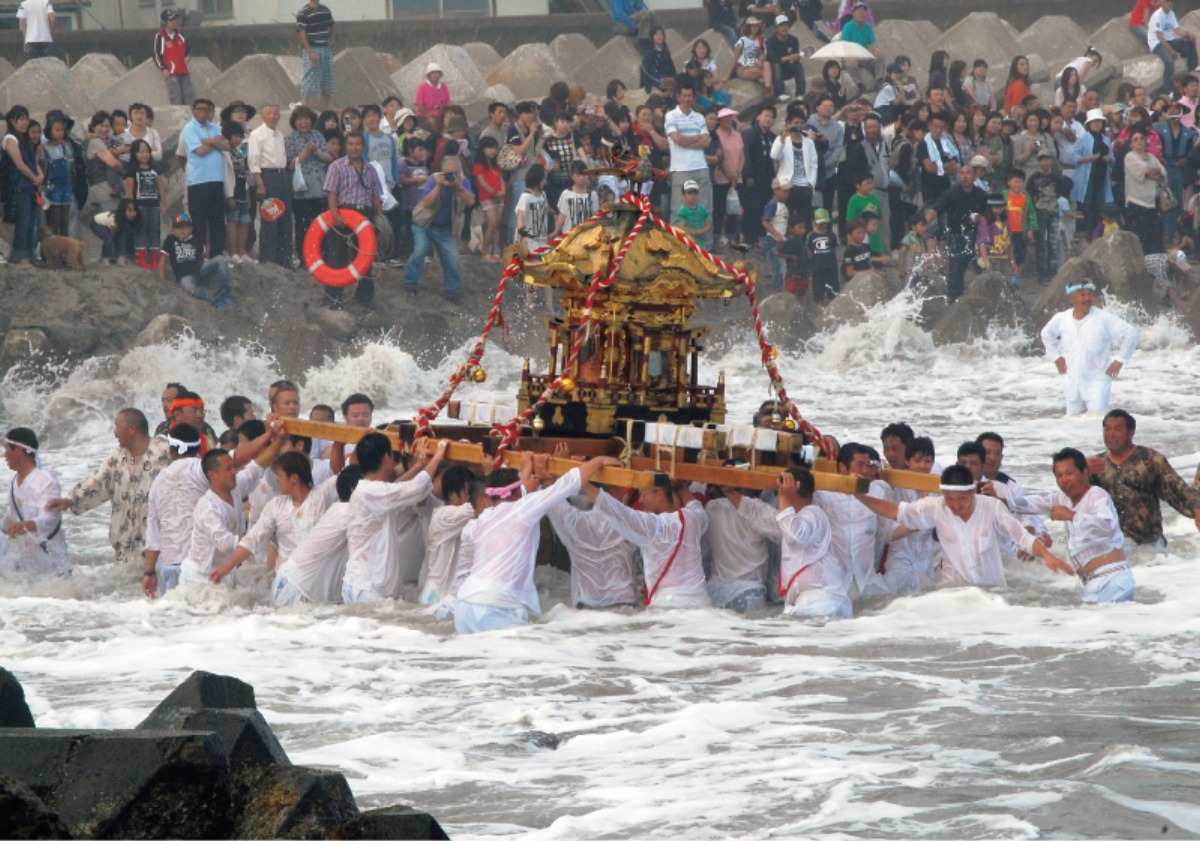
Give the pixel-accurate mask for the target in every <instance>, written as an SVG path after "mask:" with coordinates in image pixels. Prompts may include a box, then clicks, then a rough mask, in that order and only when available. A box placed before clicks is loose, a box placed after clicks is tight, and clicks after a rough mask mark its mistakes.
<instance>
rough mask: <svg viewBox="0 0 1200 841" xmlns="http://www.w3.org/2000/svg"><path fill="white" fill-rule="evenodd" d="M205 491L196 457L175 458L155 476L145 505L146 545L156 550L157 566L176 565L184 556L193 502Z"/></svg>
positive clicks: (193, 507) (202, 476) (194, 510)
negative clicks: (148, 499)
mask: <svg viewBox="0 0 1200 841" xmlns="http://www.w3.org/2000/svg"><path fill="white" fill-rule="evenodd" d="M207 492H208V479H207V478H206V477H205V475H204V471H203V470H202V469H201V468H200V459H198V458H181V459H176V460H175V461H173V462H171V464H170V466H168V467H167V468H165V469H164V470H163V472H162V473H159V474H158V477H157V478H155V480H154V484H153V485H151V486H150V501H149V503H148V504H147V507H146V548H147V549H150V550H153V551H156V552H158V565H159V566H160V567H163V566H174V567H177V566H179V565H180V564H181V563H183V559H184V558H186V557H187V552H188V547H189V546H191V544H192V517H193V516H194V515H195V513H196V503H197V502H199V501H200V497H202V496H204V494H206V493H207Z"/></svg>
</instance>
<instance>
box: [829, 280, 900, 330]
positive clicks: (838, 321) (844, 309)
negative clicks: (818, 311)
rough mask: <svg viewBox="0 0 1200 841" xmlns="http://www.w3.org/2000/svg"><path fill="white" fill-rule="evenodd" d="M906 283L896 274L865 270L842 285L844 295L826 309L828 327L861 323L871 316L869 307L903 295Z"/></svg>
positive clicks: (835, 299)
mask: <svg viewBox="0 0 1200 841" xmlns="http://www.w3.org/2000/svg"><path fill="white" fill-rule="evenodd" d="M902 288H903V284H902V283H901V282H900V280H899V279H898V278H896V277H894V276H892V275H885V274H883V273H882V272H862V273H861V274H858V275H855V277H854V279H853V280H851V281H850V282H849V283H847V284H846V285H845V286H844V287H842V291H841V294H839V295H838V296H837V297H836V298H834V299H833V300H832V301H831V302H830V303H829V306H828V307H826V308H825V315H824V318H823V319H822V320H823V323H824V324H825V328H826V329H827V330H828V329H834V328H837V327H839V326H841V325H842V324H861V323H862V322H863V321H866V319H867V310H869V309H871V307H875V306H878V305H879V304H882V303H883V302H885V301H890V300H891V299H892V298H894V297H896V296H897V295H898V294H900V290H901V289H902Z"/></svg>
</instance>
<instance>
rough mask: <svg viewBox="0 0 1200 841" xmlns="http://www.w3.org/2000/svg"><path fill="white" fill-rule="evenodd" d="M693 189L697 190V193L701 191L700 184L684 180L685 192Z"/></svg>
mask: <svg viewBox="0 0 1200 841" xmlns="http://www.w3.org/2000/svg"><path fill="white" fill-rule="evenodd" d="M692 190H695V191H696V192H697V193H698V192H700V185H699V184H697V183H696V182H695V181H684V182H683V191H684V192H685V193H690V192H691V191H692Z"/></svg>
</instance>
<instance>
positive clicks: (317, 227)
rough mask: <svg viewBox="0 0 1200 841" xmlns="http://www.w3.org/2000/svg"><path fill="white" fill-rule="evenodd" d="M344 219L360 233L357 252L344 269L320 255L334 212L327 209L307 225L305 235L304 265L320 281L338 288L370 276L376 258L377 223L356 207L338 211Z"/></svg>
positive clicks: (353, 229)
mask: <svg viewBox="0 0 1200 841" xmlns="http://www.w3.org/2000/svg"><path fill="white" fill-rule="evenodd" d="M339 214H340V215H341V217H342V219H343V220H345V222H346V224H347V225H349V226H350V229H351V230H352V231H354V233H355V235H356V236H357V237H358V256H357V257H355V258H354V262H353V263H351V264H350V265H349V266H346V267H345V268H343V269H335V268H333V266H330V265H327V264H326V263H325V260H324V259H322V257H321V243H322V242H323V241H324V240H325V235H326V234H328V233H329V232H330V231H331V230H333V212H332V211H329V210H326V211H325V212H324V213H322V214H321V215H320V216H318V217H317V218H316V219H314V220H313V223H312V224H311V225H309V226H308V233H307V234H305V235H304V265H305V266H307V267H308V270H309V272H310V273H311V274H312V276H313V277H314V278H315V279H316V280H317V281H318V282H319V283H323V284H325V285H326V286H332V287H334V288H339V287H342V286H349V285H350V284H352V283H357V282H358V281H360V280H362V279H363V278H364V277H366V276H367V272H369V271H370V270H371V264H372V263H373V262H375V226H374V225H372V224H371V220H369V219H367V217H365V216H363V215H362V214H361V213H358V212H357V211H354V210H341V211H339Z"/></svg>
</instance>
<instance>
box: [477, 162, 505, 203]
mask: <svg viewBox="0 0 1200 841" xmlns="http://www.w3.org/2000/svg"><path fill="white" fill-rule="evenodd" d="M471 174H472V175H474V176H475V187H476V189H477V191H478V192H479V199H480V201H487V200H489V199H494V198H495V197H496V194H497V193H499V192H500V191H501V190H503V189H504V173H503V171H502V170H501V169H500V167H498V166H489V167H485V166H484V165H483V164H475V166H474V168H473V169H472V170H471Z"/></svg>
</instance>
